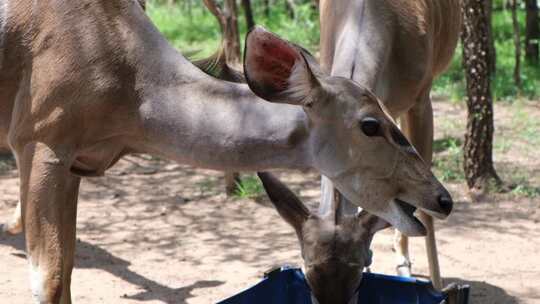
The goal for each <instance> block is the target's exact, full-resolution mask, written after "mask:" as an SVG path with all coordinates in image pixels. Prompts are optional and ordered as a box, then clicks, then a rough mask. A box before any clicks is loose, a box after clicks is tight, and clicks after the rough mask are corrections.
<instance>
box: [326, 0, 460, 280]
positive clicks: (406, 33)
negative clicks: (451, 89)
mask: <svg viewBox="0 0 540 304" xmlns="http://www.w3.org/2000/svg"><path fill="white" fill-rule="evenodd" d="M320 23H321V45H320V46H321V66H322V68H323V70H324V71H325V72H327V73H330V74H331V75H332V76H341V77H346V78H348V79H352V80H354V81H356V82H358V83H360V84H362V85H364V86H366V87H367V88H368V89H370V90H372V91H373V92H374V93H375V95H377V97H379V98H380V99H381V100H382V102H383V103H384V106H385V107H386V108H387V109H388V112H389V114H390V115H391V116H392V117H394V118H398V117H399V118H400V120H401V125H402V129H403V130H404V133H405V134H406V136H407V137H408V138H409V139H410V140H411V142H412V144H413V145H414V147H415V148H416V149H417V150H418V152H419V153H420V155H421V156H422V158H423V159H424V161H425V162H426V163H427V164H431V157H432V143H433V113H432V107H431V100H430V94H429V93H430V90H431V84H432V81H433V79H434V78H435V77H436V76H437V75H439V74H440V73H441V72H442V71H444V69H445V68H446V66H447V65H448V64H449V63H450V60H451V58H452V54H453V52H454V49H455V47H456V44H457V41H458V37H459V32H460V28H461V11H460V0H339V1H337V0H321V1H320ZM322 182H323V190H325V191H324V193H325V197H324V198H323V201H324V200H331V199H332V198H333V197H334V193H333V187H332V183H331V181H329V180H327V179H325V178H323V181H322ZM338 190H339V188H338ZM344 204H348V202H344ZM421 215H422V221H423V223H424V224H425V225H426V227H427V230H428V235H427V238H426V246H427V250H428V259H429V264H430V272H431V278H432V280H433V283H434V285H435V287H437V288H439V289H440V288H441V287H442V286H441V279H440V272H439V263H438V258H437V249H436V243H435V233H434V227H433V220H432V218H431V217H429V216H426V215H425V214H421ZM394 248H395V250H396V252H397V253H398V258H399V261H398V265H399V266H398V272H399V273H400V274H402V275H407V276H409V275H410V261H409V254H408V239H407V237H405V236H403V235H401V234H400V233H399V232H398V233H397V234H396V242H395V244H394Z"/></svg>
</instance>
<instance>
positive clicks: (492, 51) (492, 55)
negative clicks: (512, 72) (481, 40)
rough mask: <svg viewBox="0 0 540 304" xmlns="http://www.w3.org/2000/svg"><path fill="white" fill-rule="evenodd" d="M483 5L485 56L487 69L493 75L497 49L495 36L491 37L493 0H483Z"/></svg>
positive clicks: (495, 67)
mask: <svg viewBox="0 0 540 304" xmlns="http://www.w3.org/2000/svg"><path fill="white" fill-rule="evenodd" d="M484 5H485V6H486V15H487V18H488V25H489V26H488V40H489V50H488V51H489V54H488V56H487V58H488V60H489V61H488V66H489V71H490V72H491V75H495V72H496V71H497V49H496V48H495V38H494V37H493V24H492V16H493V0H484Z"/></svg>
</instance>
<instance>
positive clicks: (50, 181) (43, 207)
mask: <svg viewBox="0 0 540 304" xmlns="http://www.w3.org/2000/svg"><path fill="white" fill-rule="evenodd" d="M66 154H67V153H63V152H62V151H56V150H54V149H52V148H51V147H49V146H47V145H45V144H43V143H39V142H32V143H29V144H25V145H24V146H22V147H21V149H20V150H19V151H17V156H18V158H17V159H18V163H19V171H20V176H21V202H22V214H23V223H24V231H25V237H26V249H27V256H28V261H29V264H30V279H31V288H32V295H33V297H34V300H35V302H36V303H40V304H45V303H46V304H53V303H54V304H59V303H62V304H66V303H71V295H70V281H71V270H72V269H73V259H74V251H75V222H76V214H77V195H78V190H79V183H80V179H79V178H78V177H75V176H73V175H71V173H70V171H69V157H67V156H66Z"/></svg>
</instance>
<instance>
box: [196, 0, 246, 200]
mask: <svg viewBox="0 0 540 304" xmlns="http://www.w3.org/2000/svg"><path fill="white" fill-rule="evenodd" d="M203 2H204V5H205V6H206V7H207V8H208V10H209V11H210V12H211V13H212V14H213V15H214V16H215V17H216V18H217V20H218V23H219V26H220V28H221V34H222V39H223V40H222V44H223V45H222V47H223V51H224V52H225V60H226V62H227V64H228V65H232V66H239V65H240V56H241V54H240V35H239V33H238V20H237V10H236V0H225V2H224V4H223V9H221V8H220V7H219V5H218V4H217V3H216V1H214V0H203ZM239 181H240V174H239V173H237V172H226V173H225V191H226V193H227V195H233V194H234V193H235V192H236V189H237V188H238V182H239Z"/></svg>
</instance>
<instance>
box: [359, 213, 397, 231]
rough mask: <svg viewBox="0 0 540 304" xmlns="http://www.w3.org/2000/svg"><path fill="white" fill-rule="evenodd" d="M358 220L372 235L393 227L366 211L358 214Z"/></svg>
mask: <svg viewBox="0 0 540 304" xmlns="http://www.w3.org/2000/svg"><path fill="white" fill-rule="evenodd" d="M358 220H359V221H360V223H361V225H362V227H364V228H365V229H367V230H368V232H369V233H370V234H375V233H376V232H378V231H381V230H383V229H386V228H388V227H390V226H391V225H390V224H389V223H388V222H387V221H385V220H383V219H382V218H380V217H378V216H376V215H373V214H371V213H368V212H366V211H364V210H362V211H360V213H359V214H358Z"/></svg>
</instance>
